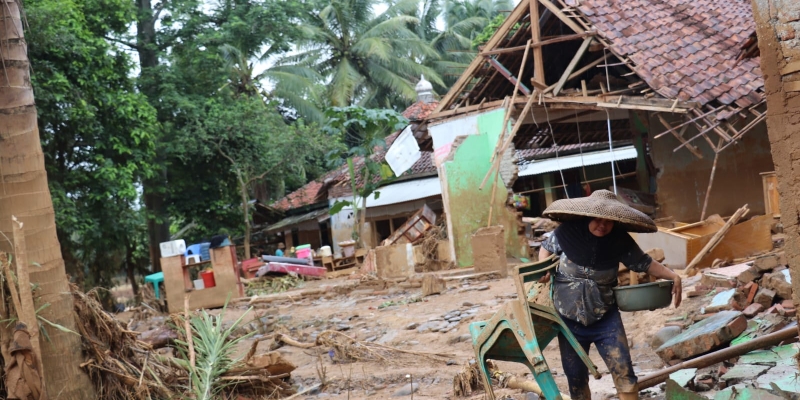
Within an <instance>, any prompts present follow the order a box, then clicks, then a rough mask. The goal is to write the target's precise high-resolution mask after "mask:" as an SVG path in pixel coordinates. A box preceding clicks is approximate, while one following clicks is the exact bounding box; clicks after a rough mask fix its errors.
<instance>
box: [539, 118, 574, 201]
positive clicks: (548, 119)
mask: <svg viewBox="0 0 800 400" xmlns="http://www.w3.org/2000/svg"><path fill="white" fill-rule="evenodd" d="M542 106H543V107H544V115H545V116H546V118H547V126H549V130H550V138H551V139H552V140H553V148H554V149H555V150H556V165H558V173H559V174H561V183H562V184H564V193H565V194H566V195H567V198H568V199H569V191H567V181H566V180H564V170H562V169H561V162H560V161H559V159H558V143H556V136H555V135H554V134H553V125H551V124H550V112H549V111H547V103H543V104H542Z"/></svg>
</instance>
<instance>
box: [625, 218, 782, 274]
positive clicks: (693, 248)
mask: <svg viewBox="0 0 800 400" xmlns="http://www.w3.org/2000/svg"><path fill="white" fill-rule="evenodd" d="M772 223H773V218H772V216H771V215H762V216H757V217H753V218H751V219H750V220H748V221H745V222H740V223H738V224H736V225H734V226H732V227H731V228H730V230H729V231H728V232H727V234H725V236H724V237H723V238H722V240H721V241H720V242H719V244H717V246H716V247H714V248H713V249H712V250H711V251H709V252H708V254H706V255H705V256H704V257H703V258H702V259H701V260H700V262H699V263H698V264H697V267H699V268H706V267H709V266H711V263H713V262H714V260H715V259H723V260H733V259H736V258H741V257H747V256H751V255H753V254H756V253H759V252H766V251H770V250H772V233H771V231H770V229H771V227H772ZM674 225H675V226H674V227H672V228H669V227H659V228H658V232H655V233H631V236H633V238H634V239H635V240H636V243H638V244H639V247H641V248H643V249H653V248H660V249H663V250H664V256H665V259H664V264H666V265H668V266H669V268H672V269H684V268H686V266H687V265H689V263H691V262H692V260H693V259H694V257H695V256H696V255H697V254H698V253H699V252H700V251H701V250H702V249H703V248H704V247H705V245H706V244H708V243H709V242H710V241H711V239H712V238H713V237H714V234H715V233H717V232H718V231H719V230H720V229H721V228H722V227H723V226H724V225H725V222H724V220H723V219H722V218H719V217H717V216H711V217H709V218H707V219H706V220H705V221H701V222H696V223H692V224H686V223H681V222H676V223H675V224H674Z"/></svg>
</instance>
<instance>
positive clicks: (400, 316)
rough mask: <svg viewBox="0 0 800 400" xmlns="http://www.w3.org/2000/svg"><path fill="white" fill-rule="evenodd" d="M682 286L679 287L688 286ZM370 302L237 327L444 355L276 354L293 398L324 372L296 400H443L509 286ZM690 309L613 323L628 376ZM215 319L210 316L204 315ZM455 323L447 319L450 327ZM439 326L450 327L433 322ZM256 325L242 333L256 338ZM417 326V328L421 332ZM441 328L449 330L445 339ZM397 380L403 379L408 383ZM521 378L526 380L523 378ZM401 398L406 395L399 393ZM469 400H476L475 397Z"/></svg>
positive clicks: (481, 284)
mask: <svg viewBox="0 0 800 400" xmlns="http://www.w3.org/2000/svg"><path fill="white" fill-rule="evenodd" d="M346 281H347V277H340V278H336V279H325V280H318V281H310V282H306V283H305V284H304V285H303V286H302V288H313V287H318V286H320V285H336V284H342V283H345V282H346ZM691 284H692V283H691V280H690V281H689V282H685V283H684V286H690V285H691ZM378 293H379V294H374V293H373V292H371V291H370V290H358V289H357V290H355V291H353V292H351V293H350V294H348V295H336V296H335V297H328V298H317V299H306V300H299V301H296V302H284V303H282V304H272V305H266V304H264V305H257V307H256V308H254V309H253V310H251V311H250V313H249V314H248V316H247V317H246V318H245V321H246V323H245V325H248V324H249V323H250V322H251V321H254V320H256V319H259V318H263V317H264V316H271V317H270V319H269V321H272V322H271V324H272V326H270V328H269V330H273V329H274V330H276V331H278V332H285V333H286V334H288V335H289V336H291V337H293V338H294V339H297V340H299V341H303V342H313V341H314V340H315V339H316V336H317V335H318V334H319V333H321V332H322V331H323V330H326V329H331V330H337V331H341V332H342V333H345V334H347V335H349V336H351V337H353V338H355V339H358V340H363V341H368V342H373V343H379V344H382V345H386V346H391V347H396V348H399V349H405V350H411V351H417V352H435V353H447V354H448V355H447V356H446V357H445V358H443V359H441V360H439V361H437V360H431V359H428V358H426V357H403V358H402V359H400V360H389V362H349V363H341V362H335V360H332V359H331V357H330V356H329V354H327V353H323V354H321V355H320V354H319V353H320V351H315V350H314V349H301V348H296V347H291V346H283V347H281V348H279V349H277V351H279V352H280V353H281V354H282V355H283V356H284V357H285V358H287V359H288V360H290V361H291V362H292V363H294V364H295V365H296V366H297V369H296V370H295V371H294V372H292V378H291V379H292V383H293V384H295V385H296V386H297V387H298V388H299V389H300V390H302V389H303V388H308V387H311V386H314V385H316V384H319V383H320V382H321V376H320V375H321V374H322V372H321V371H323V370H324V379H325V380H326V383H327V384H326V386H325V388H324V389H323V390H322V391H321V392H318V391H312V392H310V393H309V394H308V395H301V396H299V397H298V398H300V399H365V398H370V399H389V398H410V395H408V394H405V395H397V394H398V392H399V393H403V390H402V389H403V387H404V386H406V385H407V384H408V383H409V381H410V379H413V381H414V383H415V384H418V385H419V389H418V391H416V392H415V393H414V398H429V399H453V398H456V397H455V396H454V395H453V377H454V376H455V375H456V374H457V373H458V372H460V371H461V370H462V369H463V367H464V365H466V364H467V363H468V362H469V361H470V360H471V359H473V358H474V353H473V350H472V343H471V340H470V337H469V328H468V326H469V323H471V322H474V321H480V320H485V319H489V318H490V317H491V316H492V315H493V313H494V312H496V311H497V310H498V309H499V308H500V306H501V304H503V303H504V302H506V301H509V300H510V299H513V298H516V295H515V289H514V283H513V281H512V280H511V278H503V279H483V280H480V279H471V280H460V281H458V280H457V281H451V282H449V283H448V290H447V291H446V292H445V293H443V294H441V295H433V296H429V297H426V298H422V299H421V293H420V289H402V288H398V287H391V286H389V288H388V289H387V290H383V291H378ZM702 301H703V300H702V298H699V299H685V300H684V304H682V305H681V307H680V308H679V309H677V310H676V309H674V308H668V309H661V310H657V311H652V312H649V311H642V312H635V313H623V321H624V323H625V327H626V330H627V333H628V339H629V341H630V344H631V353H632V356H633V364H634V369H635V371H636V373H637V375H639V376H644V375H647V374H648V373H649V372H652V371H654V370H657V369H660V368H662V367H663V363H662V362H661V360H660V359H659V358H658V356H657V355H656V354H655V352H654V349H652V348H651V347H650V344H649V341H650V338H651V337H652V336H653V334H654V333H655V332H656V331H658V330H659V329H660V328H662V327H663V326H664V323H665V322H666V321H667V320H668V319H670V318H673V317H676V316H680V315H683V314H686V313H688V312H690V311H692V310H696V309H699V307H700V304H701V302H702ZM246 309H247V308H246V307H245V306H235V307H231V309H229V310H228V311H227V313H226V318H225V320H226V321H233V320H235V319H236V318H238V317H239V316H240V315H241V314H242V313H243V312H245V311H246ZM211 312H214V313H216V312H219V310H216V311H211ZM456 314H458V316H457V317H454V316H455V315H456ZM445 316H447V317H448V318H449V319H450V320H451V321H454V320H456V319H458V321H455V323H443V322H440V321H437V320H439V319H441V318H443V317H445ZM257 322H258V321H256V323H254V324H251V325H249V329H252V328H254V327H256V328H257V329H261V328H258V323H257ZM158 323H159V320H158V319H156V320H155V321H152V322H149V323H140V324H136V326H134V329H136V330H139V331H144V330H147V329H150V328H153V327H155V326H157V325H158ZM426 324H427V325H426ZM437 325H439V326H442V327H445V328H444V329H445V330H447V331H446V332H431V331H430V330H428V331H426V332H419V330H421V329H422V328H424V327H425V326H434V327H435V326H437ZM448 327H449V330H448ZM259 337H262V336H261V335H260V334H257V335H256V336H254V337H253V338H251V339H248V340H247V341H246V342H245V343H243V344H242V346H241V351H246V349H248V348H249V347H250V344H251V343H252V341H253V340H256V339H258V338H259ZM258 346H259V347H258V350H259V352H262V351H263V352H266V351H268V350H269V349H268V346H269V341H263V342H261V343H259V345H258ZM544 354H545V358H546V360H547V363H548V364H549V366H550V368H551V370H552V371H553V373H554V376H555V379H556V382H557V383H558V385H559V388H560V389H561V391H562V392H563V393H566V392H567V386H566V377H565V376H564V375H563V373H562V371H563V370H562V368H561V359H560V356H559V350H558V344H557V341H553V342H552V343H551V344H550V345H549V346H548V347H547V348H546V349H545V352H544ZM590 357H591V358H592V360H593V361H594V362H595V364H596V365H597V366H598V368H599V370H600V372H601V373H602V374H603V377H602V379H600V380H594V379H592V380H591V382H590V386H591V388H592V392H593V393H594V395H595V396H594V398H597V399H608V398H615V390H614V386H613V383H612V380H611V376H610V374H609V373H608V369H607V368H606V367H605V364H604V363H603V362H602V359H601V358H600V356H599V355H598V353H597V352H596V350H595V349H594V347H592V350H591V352H590ZM499 364H500V369H501V370H502V371H504V372H514V373H517V374H519V375H520V376H523V375H525V374H526V373H527V372H528V371H527V369H526V368H525V367H524V366H522V365H521V364H514V363H499ZM407 375H411V378H408V377H407ZM527 377H528V378H530V375H527ZM406 389H408V388H406ZM495 393H496V394H497V395H498V398H502V397H501V396H503V395H505V396H507V397H506V398H514V399H525V398H526V397H525V396H526V394H525V393H521V392H520V391H519V390H512V389H500V390H497V389H496V390H495ZM661 396H663V391H662V390H661V389H660V388H653V389H650V390H649V391H647V392H643V397H661ZM466 398H470V399H482V398H483V392H482V391H481V392H478V393H476V394H474V395H472V396H470V397H466Z"/></svg>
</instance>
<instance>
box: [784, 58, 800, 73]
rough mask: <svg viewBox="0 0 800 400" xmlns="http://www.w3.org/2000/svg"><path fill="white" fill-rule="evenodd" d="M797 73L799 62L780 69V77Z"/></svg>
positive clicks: (799, 69) (799, 67) (799, 68)
mask: <svg viewBox="0 0 800 400" xmlns="http://www.w3.org/2000/svg"><path fill="white" fill-rule="evenodd" d="M797 71H800V61H793V62H790V63H789V64H786V66H785V67H783V68H781V75H789V74H791V73H794V72H797Z"/></svg>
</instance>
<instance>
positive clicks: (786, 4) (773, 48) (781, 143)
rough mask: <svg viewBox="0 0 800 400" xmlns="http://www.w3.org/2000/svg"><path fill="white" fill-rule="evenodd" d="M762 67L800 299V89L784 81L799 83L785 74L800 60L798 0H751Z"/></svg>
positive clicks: (785, 226)
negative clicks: (782, 70) (785, 69)
mask: <svg viewBox="0 0 800 400" xmlns="http://www.w3.org/2000/svg"><path fill="white" fill-rule="evenodd" d="M752 4H753V17H755V20H756V33H758V47H759V49H760V50H761V70H762V72H763V73H764V89H765V92H766V94H767V127H768V128H769V140H770V142H771V144H772V159H773V160H774V162H775V172H776V173H777V176H778V193H779V195H780V203H781V223H782V224H783V229H784V233H785V234H786V245H785V250H786V258H787V261H788V263H789V270H790V272H791V275H792V282H793V283H792V286H793V289H794V296H793V297H794V299H793V300H794V304H795V305H797V304H799V303H800V229H798V224H799V223H800V196H798V195H797V194H798V193H800V178H798V174H800V173H799V172H798V171H800V93H798V92H791V91H786V90H785V89H786V88H785V86H784V85H787V84H789V85H797V84H798V83H800V73H796V72H795V73H786V74H785V75H782V74H781V69H782V68H785V67H786V66H787V65H788V64H789V63H791V62H798V61H800V41H798V39H797V38H796V36H797V35H796V30H797V29H800V21H798V17H799V16H800V3H798V2H797V1H796V0H753V1H752Z"/></svg>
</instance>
